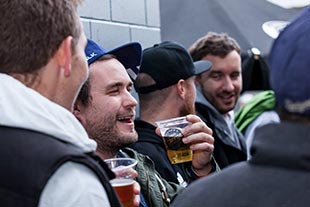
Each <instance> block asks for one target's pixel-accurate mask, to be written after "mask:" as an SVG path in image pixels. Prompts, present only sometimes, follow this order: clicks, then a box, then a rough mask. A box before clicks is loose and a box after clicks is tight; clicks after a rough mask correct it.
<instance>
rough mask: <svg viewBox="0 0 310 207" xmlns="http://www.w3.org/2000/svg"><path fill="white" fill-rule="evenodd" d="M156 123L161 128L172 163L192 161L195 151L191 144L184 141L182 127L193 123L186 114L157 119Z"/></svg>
mask: <svg viewBox="0 0 310 207" xmlns="http://www.w3.org/2000/svg"><path fill="white" fill-rule="evenodd" d="M156 124H157V126H158V127H159V128H160V133H161V136H162V137H163V141H164V143H165V147H166V150H167V154H168V158H169V160H170V162H171V164H177V163H182V162H188V161H192V156H193V152H192V150H191V149H190V146H189V145H188V144H184V143H183V141H182V138H183V134H182V129H183V128H184V127H186V126H187V125H189V124H191V123H190V122H188V121H187V120H186V118H185V116H183V117H177V118H173V119H167V120H161V121H157V122H156Z"/></svg>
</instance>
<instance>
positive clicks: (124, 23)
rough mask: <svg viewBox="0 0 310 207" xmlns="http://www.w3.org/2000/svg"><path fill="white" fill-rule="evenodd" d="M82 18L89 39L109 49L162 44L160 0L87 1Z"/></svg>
mask: <svg viewBox="0 0 310 207" xmlns="http://www.w3.org/2000/svg"><path fill="white" fill-rule="evenodd" d="M79 14H80V17H81V19H82V22H83V26H84V30H85V33H86V36H87V37H88V38H91V39H93V40H95V41H97V42H98V43H99V44H101V45H102V46H103V47H104V48H106V49H112V48H115V47H117V46H119V45H122V44H124V43H128V42H132V41H137V42H140V43H141V45H142V47H143V48H146V47H150V46H152V45H153V44H155V43H158V42H160V41H161V36H160V13H159V0H84V2H83V4H82V6H81V7H80V8H79Z"/></svg>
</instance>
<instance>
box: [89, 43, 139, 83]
mask: <svg viewBox="0 0 310 207" xmlns="http://www.w3.org/2000/svg"><path fill="white" fill-rule="evenodd" d="M106 54H111V55H114V56H115V57H116V59H117V60H118V61H119V62H120V63H122V64H123V66H124V67H125V68H126V70H127V72H128V74H129V76H130V77H131V78H132V79H133V80H134V79H136V77H137V74H138V73H139V66H140V64H141V55H142V48H141V45H140V43H138V42H131V43H128V44H125V45H122V46H119V47H117V48H115V49H112V50H106V49H104V48H103V47H101V46H100V45H98V44H97V43H96V42H94V41H93V40H91V39H87V45H86V48H85V55H86V59H87V63H88V65H90V64H92V63H93V62H95V61H96V60H98V59H100V58H101V57H102V56H103V55H106Z"/></svg>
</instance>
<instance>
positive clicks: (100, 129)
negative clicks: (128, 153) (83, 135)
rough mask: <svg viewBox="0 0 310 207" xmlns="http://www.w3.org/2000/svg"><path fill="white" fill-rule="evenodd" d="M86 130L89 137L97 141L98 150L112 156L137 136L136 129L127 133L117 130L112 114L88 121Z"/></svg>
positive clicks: (132, 141) (135, 139)
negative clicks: (98, 119)
mask: <svg viewBox="0 0 310 207" xmlns="http://www.w3.org/2000/svg"><path fill="white" fill-rule="evenodd" d="M86 130H87V132H88V134H89V137H90V138H92V139H94V140H95V141H96V142H97V144H98V146H97V149H98V150H99V151H101V152H104V153H109V154H113V155H114V156H115V155H116V153H117V152H118V151H119V150H120V149H122V148H124V147H127V146H128V145H130V144H132V143H134V142H136V141H137V138H138V135H137V132H136V131H134V132H132V133H127V134H125V133H121V132H119V131H118V128H117V125H116V118H115V116H113V115H108V116H106V117H105V118H104V119H101V121H95V122H94V123H92V122H89V121H88V122H87V127H86Z"/></svg>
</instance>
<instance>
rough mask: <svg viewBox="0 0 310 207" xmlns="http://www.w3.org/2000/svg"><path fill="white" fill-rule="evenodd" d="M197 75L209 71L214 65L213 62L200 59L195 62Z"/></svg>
mask: <svg viewBox="0 0 310 207" xmlns="http://www.w3.org/2000/svg"><path fill="white" fill-rule="evenodd" d="M194 66H195V75H199V74H201V73H203V72H206V71H208V70H209V69H210V68H211V67H212V63H211V62H210V61H208V60H199V61H195V62H194Z"/></svg>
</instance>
